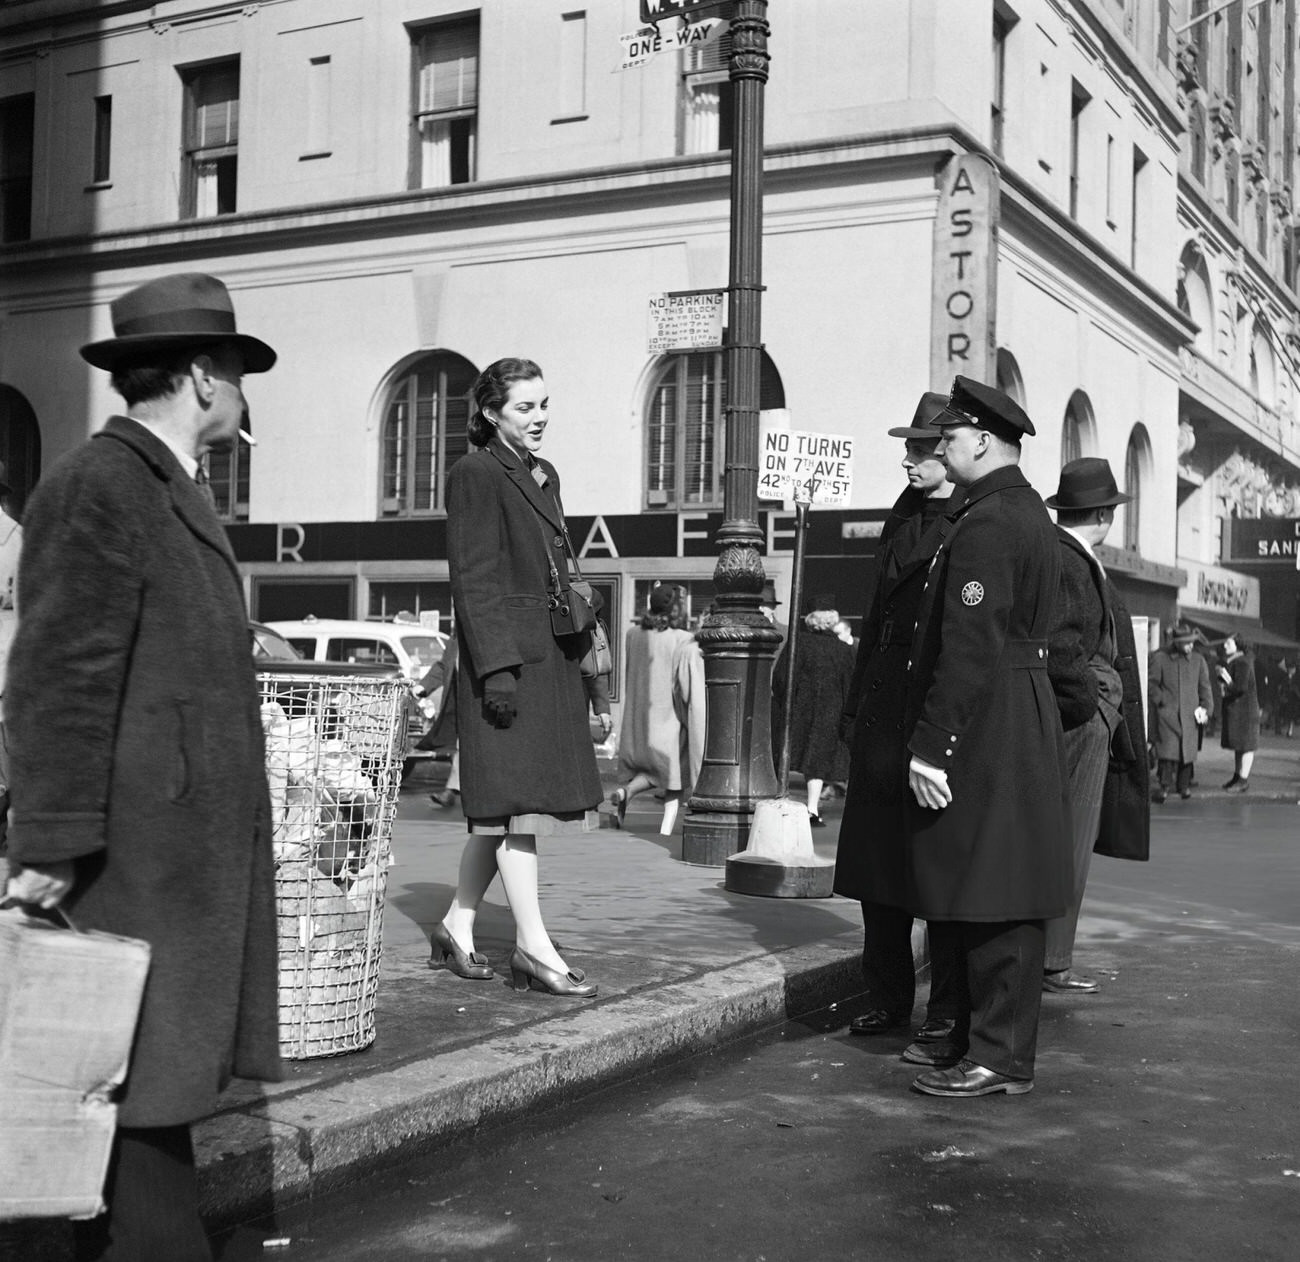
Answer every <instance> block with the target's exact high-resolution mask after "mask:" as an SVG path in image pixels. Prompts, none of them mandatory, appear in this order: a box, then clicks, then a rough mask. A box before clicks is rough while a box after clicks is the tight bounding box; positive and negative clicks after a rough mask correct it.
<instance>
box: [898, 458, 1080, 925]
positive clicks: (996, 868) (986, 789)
mask: <svg viewBox="0 0 1300 1262" xmlns="http://www.w3.org/2000/svg"><path fill="white" fill-rule="evenodd" d="M949 521H950V523H951V525H950V527H949V530H948V533H947V537H946V538H945V540H944V543H943V545H942V546H941V547H940V549H939V551H938V552H937V553H936V554H935V561H934V564H933V566H932V568H931V570H930V574H929V577H928V579H927V582H926V587H925V592H924V594H923V595H922V599H921V606H920V610H919V614H918V619H917V624H916V632H915V635H914V637H913V642H912V648H911V663H910V667H909V672H908V685H907V702H906V708H905V713H904V731H905V733H906V737H907V745H908V748H909V750H910V751H911V752H912V753H913V754H915V755H917V756H918V757H920V758H922V759H924V760H925V761H926V762H929V763H932V764H934V765H935V766H939V767H942V768H943V769H944V770H945V771H946V772H947V773H948V783H949V787H950V788H951V790H952V795H953V800H952V802H951V803H950V804H949V805H948V806H947V807H945V808H943V809H942V810H937V811H936V810H929V809H926V808H924V807H921V806H920V805H918V804H917V803H916V801H915V800H914V799H913V800H911V801H910V802H909V803H908V804H907V827H908V839H907V861H908V874H907V875H908V879H909V880H910V882H911V904H912V910H913V911H914V913H915V914H916V915H918V916H922V917H924V918H925V919H927V920H971V921H1003V920H1021V919H1024V920H1037V919H1050V918H1052V917H1054V916H1059V915H1061V914H1063V913H1064V911H1065V908H1066V905H1067V902H1068V900H1069V897H1070V893H1071V884H1072V880H1073V877H1072V863H1071V857H1070V844H1069V843H1070V836H1069V814H1068V803H1067V798H1066V791H1065V777H1064V771H1063V767H1064V750H1063V738H1062V733H1061V721H1060V716H1059V714H1058V712H1057V707H1056V699H1055V697H1054V696H1053V694H1052V686H1051V682H1050V681H1049V679H1048V676H1047V640H1048V636H1049V635H1050V634H1051V630H1052V625H1053V618H1054V613H1055V608H1056V599H1057V588H1058V584H1059V579H1060V564H1061V561H1060V545H1059V544H1058V543H1057V539H1056V529H1055V527H1054V526H1053V524H1052V521H1051V518H1049V517H1048V515H1047V510H1046V508H1044V506H1043V501H1042V500H1041V499H1040V498H1039V496H1038V493H1037V492H1036V491H1035V490H1034V489H1033V488H1032V487H1031V486H1030V485H1029V483H1028V482H1026V481H1025V478H1024V475H1023V474H1022V473H1021V472H1020V470H1019V469H1018V468H1016V467H1014V466H1011V467H1006V468H1001V469H996V470H994V471H993V472H992V473H990V474H987V475H986V476H985V477H983V478H981V479H980V480H979V481H978V482H976V483H975V484H974V485H973V486H971V487H969V488H967V492H966V498H965V500H964V502H963V503H962V505H961V506H960V507H959V508H957V509H956V511H955V512H954V513H952V514H950V516H949Z"/></svg>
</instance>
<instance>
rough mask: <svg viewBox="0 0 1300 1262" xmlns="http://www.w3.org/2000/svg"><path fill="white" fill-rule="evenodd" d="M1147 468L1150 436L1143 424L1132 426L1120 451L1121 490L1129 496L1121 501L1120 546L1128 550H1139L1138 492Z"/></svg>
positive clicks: (1147, 473)
mask: <svg viewBox="0 0 1300 1262" xmlns="http://www.w3.org/2000/svg"><path fill="white" fill-rule="evenodd" d="M1150 470H1151V439H1150V438H1149V437H1147V431H1146V426H1145V425H1142V424H1138V425H1134V426H1133V432H1132V433H1131V434H1130V435H1129V438H1128V450H1127V451H1126V452H1125V453H1124V493H1125V494H1126V495H1131V496H1132V497H1133V498H1132V499H1131V500H1129V502H1128V503H1127V504H1122V505H1121V506H1120V508H1119V512H1120V513H1122V514H1123V517H1124V522H1123V527H1124V528H1123V534H1122V535H1121V538H1122V539H1123V541H1124V547H1125V548H1126V549H1127V550H1128V551H1129V552H1140V551H1141V550H1142V549H1141V538H1142V491H1143V489H1144V487H1145V486H1146V485H1147V482H1148V480H1149V475H1150Z"/></svg>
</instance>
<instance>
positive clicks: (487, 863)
mask: <svg viewBox="0 0 1300 1262" xmlns="http://www.w3.org/2000/svg"><path fill="white" fill-rule="evenodd" d="M500 845H501V838H500V837H499V836H496V835H495V834H490V833H475V834H471V836H470V839H469V840H468V841H467V842H466V843H465V849H464V850H462V851H461V854H460V871H459V873H458V874H457V877H456V896H455V897H454V898H453V899H452V900H451V906H450V907H449V908H448V909H447V914H446V915H445V916H444V917H443V918H442V923H443V924H444V925H446V926H447V932H448V933H450V934H451V936H452V937H453V938H455V939H456V943H457V945H458V946H459V947H460V949H461V950H462V951H465V952H467V953H468V952H471V951H473V950H474V917H475V916H476V915H477V914H478V909H479V904H480V903H481V902H482V901H483V895H484V894H486V893H487V891H488V886H489V885H491V884H492V881H493V879H494V878H495V876H496V874H497V848H498V847H499V846H500Z"/></svg>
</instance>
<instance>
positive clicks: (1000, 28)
mask: <svg viewBox="0 0 1300 1262" xmlns="http://www.w3.org/2000/svg"><path fill="white" fill-rule="evenodd" d="M1010 29H1011V28H1010V25H1009V24H1008V22H1007V20H1006V18H1004V17H1003V16H1002V14H1000V13H996V12H995V13H994V14H993V126H992V131H991V141H992V145H993V152H994V153H996V154H997V155H998V157H999V158H1000V157H1002V127H1003V119H1004V117H1005V113H1006V86H1007V33H1008V31H1010Z"/></svg>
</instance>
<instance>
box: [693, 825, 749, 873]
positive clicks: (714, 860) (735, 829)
mask: <svg viewBox="0 0 1300 1262" xmlns="http://www.w3.org/2000/svg"><path fill="white" fill-rule="evenodd" d="M753 822H754V817H753V815H752V814H750V813H749V812H748V811H701V812H700V813H699V814H691V815H688V816H687V817H686V819H685V820H684V821H683V822H682V861H683V862H684V863H696V864H700V865H701V866H703V867H709V868H720V867H722V866H723V865H724V864H725V863H726V862H727V860H728V858H729V857H730V856H731V855H733V854H735V853H736V851H737V850H744V848H745V847H746V845H748V844H749V830H750V827H751V826H752V824H753Z"/></svg>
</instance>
